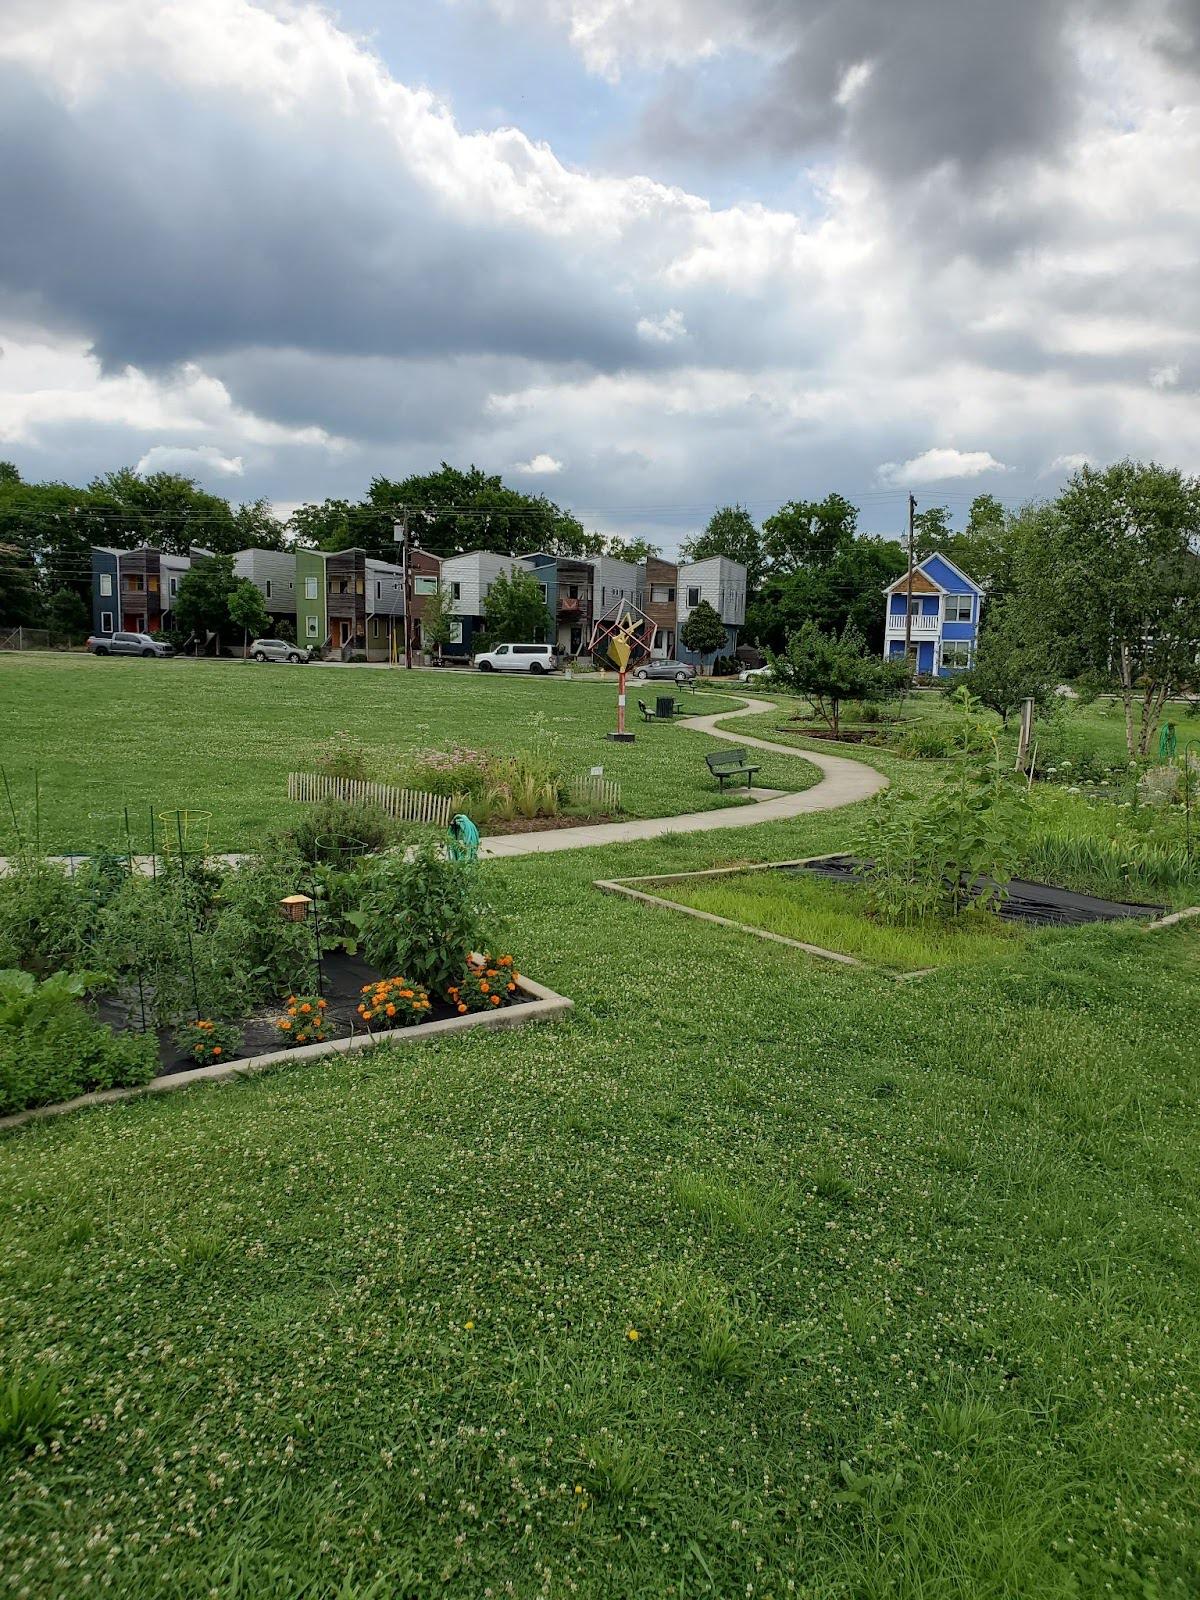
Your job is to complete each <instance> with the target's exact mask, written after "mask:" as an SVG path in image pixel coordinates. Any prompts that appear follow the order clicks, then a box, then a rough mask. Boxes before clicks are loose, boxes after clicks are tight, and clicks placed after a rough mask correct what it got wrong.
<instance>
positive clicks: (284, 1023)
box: [279, 1017, 292, 1033]
mask: <svg viewBox="0 0 1200 1600" xmlns="http://www.w3.org/2000/svg"><path fill="white" fill-rule="evenodd" d="M279 1026H280V1027H281V1028H282V1029H283V1031H284V1033H288V1032H290V1031H291V1026H292V1025H291V1023H290V1022H289V1021H288V1019H287V1018H286V1017H281V1018H280V1021H279Z"/></svg>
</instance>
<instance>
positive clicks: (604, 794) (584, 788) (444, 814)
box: [288, 772, 621, 828]
mask: <svg viewBox="0 0 1200 1600" xmlns="http://www.w3.org/2000/svg"><path fill="white" fill-rule="evenodd" d="M567 793H568V796H569V798H570V801H571V804H572V805H576V806H580V807H583V808H585V809H586V810H587V811H589V812H590V813H591V814H592V815H593V816H596V815H615V814H616V813H617V812H619V811H620V809H621V785H620V784H619V783H618V782H617V781H616V779H615V778H597V777H594V776H593V775H592V774H591V773H590V772H589V773H586V774H584V775H583V776H581V777H578V778H571V779H569V780H568V783H567ZM288 799H289V800H300V801H306V802H309V803H315V802H318V801H321V800H349V801H351V802H358V803H364V802H365V803H366V804H368V805H375V806H380V807H382V809H383V810H384V811H386V812H387V814H388V816H390V817H395V818H396V820H397V821H398V822H432V823H434V824H436V825H437V826H438V827H441V828H446V827H449V825H450V818H451V816H452V815H453V812H454V797H453V795H448V794H427V793H426V792H425V791H424V790H422V789H398V788H396V787H395V786H394V785H393V784H390V783H376V782H374V781H373V780H372V779H370V778H333V777H330V776H328V774H325V773H318V772H289V773H288Z"/></svg>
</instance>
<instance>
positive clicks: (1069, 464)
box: [1038, 450, 1092, 478]
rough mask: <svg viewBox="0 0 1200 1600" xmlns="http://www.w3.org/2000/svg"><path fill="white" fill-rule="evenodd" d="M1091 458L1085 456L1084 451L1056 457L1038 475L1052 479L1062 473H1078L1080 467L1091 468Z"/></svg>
mask: <svg viewBox="0 0 1200 1600" xmlns="http://www.w3.org/2000/svg"><path fill="white" fill-rule="evenodd" d="M1091 464H1092V458H1091V456H1088V455H1084V454H1083V452H1082V451H1079V450H1077V451H1074V452H1073V453H1072V454H1070V455H1063V456H1055V458H1054V460H1053V461H1051V462H1050V463H1049V464H1048V465H1047V466H1045V467H1043V468H1042V470H1041V472H1040V473H1039V474H1038V476H1039V477H1040V478H1052V477H1055V476H1057V475H1059V474H1060V473H1070V472H1078V471H1079V469H1080V467H1090V466H1091Z"/></svg>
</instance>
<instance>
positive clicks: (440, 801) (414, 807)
mask: <svg viewBox="0 0 1200 1600" xmlns="http://www.w3.org/2000/svg"><path fill="white" fill-rule="evenodd" d="M288 799H289V800H301V801H320V800H349V801H352V802H358V803H360V804H362V803H364V802H365V803H366V804H368V805H374V806H380V807H381V808H382V809H383V810H384V811H386V812H387V814H388V816H389V817H395V818H396V820H397V821H398V822H432V823H435V824H436V825H437V826H438V827H442V828H446V827H449V825H450V818H451V816H452V814H453V806H454V799H453V796H452V795H448V794H427V793H426V792H425V791H424V790H422V789H398V788H396V787H395V785H393V784H390V783H375V782H374V781H373V780H372V779H370V778H333V777H330V776H328V775H327V774H325V773H318V772H289V773H288Z"/></svg>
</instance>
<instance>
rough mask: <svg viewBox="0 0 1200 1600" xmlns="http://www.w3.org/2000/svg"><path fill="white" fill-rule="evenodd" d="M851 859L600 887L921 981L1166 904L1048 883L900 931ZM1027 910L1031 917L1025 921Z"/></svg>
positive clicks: (1151, 912)
mask: <svg viewBox="0 0 1200 1600" xmlns="http://www.w3.org/2000/svg"><path fill="white" fill-rule="evenodd" d="M853 866H854V862H853V858H851V857H849V856H846V855H837V856H831V857H810V858H806V859H803V860H800V861H774V862H764V863H762V864H756V865H747V866H734V867H717V868H711V869H709V870H707V871H703V872H684V873H669V874H660V875H657V876H649V877H639V878H618V879H599V880H597V882H596V887H597V888H598V889H601V890H603V891H605V892H607V893H611V894H622V895H626V896H628V897H630V898H632V899H635V900H640V901H642V902H644V903H645V904H647V905H651V906H657V907H661V908H663V909H666V910H671V911H677V912H680V913H682V914H684V915H687V916H692V917H696V918H699V919H700V920H702V921H706V922H711V923H714V924H717V925H719V926H724V927H729V928H734V929H736V930H738V931H739V932H743V933H748V934H752V935H753V936H755V937H757V938H760V939H766V940H769V941H771V942H773V943H777V944H783V945H787V946H790V947H791V948H793V949H796V950H800V951H803V952H804V953H805V954H807V955H811V956H816V957H819V958H820V959H822V960H825V961H829V962H832V963H835V964H838V965H841V966H846V967H852V968H855V967H856V968H870V969H875V970H878V971H880V972H882V973H884V974H887V975H889V976H892V977H897V978H900V977H918V976H924V975H925V974H927V973H929V972H932V971H934V970H936V968H937V967H938V966H941V965H943V964H945V963H947V962H956V963H963V962H965V963H975V962H979V961H985V960H989V959H991V958H993V957H995V956H997V955H1001V954H1003V953H1004V952H1005V951H1006V950H1008V949H1011V947H1012V944H1013V941H1014V940H1025V939H1028V938H1038V937H1053V933H1052V932H1045V933H1043V932H1041V931H1039V930H1049V929H1052V928H1053V927H1054V926H1056V925H1057V926H1061V925H1064V924H1068V923H1078V922H1094V921H1101V920H1113V919H1118V918H1119V919H1127V918H1131V917H1132V918H1144V919H1146V920H1147V921H1149V919H1151V918H1154V917H1156V916H1157V915H1158V914H1159V913H1160V912H1161V910H1162V908H1161V907H1159V906H1151V905H1126V904H1122V903H1119V902H1110V901H1099V900H1096V899H1095V898H1094V897H1092V896H1088V895H1076V894H1072V893H1070V892H1069V891H1066V890H1059V889H1054V888H1052V887H1049V886H1047V885H1041V884H1019V885H1014V886H1013V887H1014V888H1015V890H1016V895H1015V899H1014V905H1013V908H1012V909H1011V910H1009V911H1007V912H1006V914H1003V915H999V916H993V915H983V914H980V915H971V916H968V917H960V918H957V919H954V920H953V921H949V922H941V921H930V922H927V923H922V924H919V925H910V926H907V927H906V926H897V925H892V924H887V923H880V922H877V921H875V920H873V919H872V918H870V917H869V916H868V915H867V908H866V896H865V891H864V890H863V889H862V888H860V887H859V886H858V885H857V883H856V882H855V881H854V874H853ZM1022 912H1024V914H1023V915H1022Z"/></svg>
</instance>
